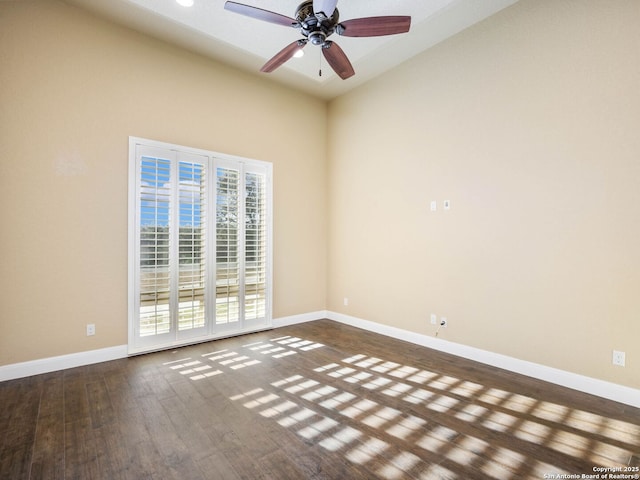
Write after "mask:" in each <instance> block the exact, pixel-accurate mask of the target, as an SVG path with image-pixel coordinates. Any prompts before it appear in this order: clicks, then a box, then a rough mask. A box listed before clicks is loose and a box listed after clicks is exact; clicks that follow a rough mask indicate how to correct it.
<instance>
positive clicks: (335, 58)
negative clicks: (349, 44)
mask: <svg viewBox="0 0 640 480" xmlns="http://www.w3.org/2000/svg"><path fill="white" fill-rule="evenodd" d="M322 53H323V54H324V58H326V59H327V63H328V64H329V65H331V68H333V70H334V71H335V72H336V73H337V74H338V76H339V77H340V78H341V79H343V80H346V79H347V78H349V77H351V76H353V75H354V74H355V73H356V72H354V71H353V67H352V66H351V62H350V61H349V59H348V58H347V55H346V54H345V53H344V51H342V49H341V48H340V46H339V45H338V44H337V43H333V42H332V41H330V40H327V41H326V42H324V44H323V45H322Z"/></svg>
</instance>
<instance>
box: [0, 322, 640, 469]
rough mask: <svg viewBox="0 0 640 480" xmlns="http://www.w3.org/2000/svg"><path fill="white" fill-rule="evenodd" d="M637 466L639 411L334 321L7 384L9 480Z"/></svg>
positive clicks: (1, 414) (3, 399)
mask: <svg viewBox="0 0 640 480" xmlns="http://www.w3.org/2000/svg"><path fill="white" fill-rule="evenodd" d="M639 459H640V410H639V409H636V408H632V407H630V406H626V405H623V404H618V403H615V402H609V401H605V400H603V399H601V398H597V397H593V396H589V395H586V394H582V393H578V392H575V391H572V390H568V389H564V388H561V387H558V386H553V385H550V384H547V383H544V382H541V381H537V380H533V379H530V378H526V377H522V376H519V375H516V374H513V373H509V372H505V371H502V370H498V369H495V368H492V367H488V366H485V365H481V364H477V363H474V362H470V361H467V360H463V359H460V358H456V357H453V356H450V355H446V354H443V353H439V352H435V351H432V350H429V349H426V348H424V347H419V346H416V345H412V344H408V343H405V342H401V341H398V340H394V339H390V338H387V337H383V336H380V335H376V334H373V333H370V332H365V331H362V330H358V329H355V328H352V327H348V326H345V325H342V324H338V323H335V322H331V321H329V320H320V321H316V322H310V323H306V324H301V325H295V326H290V327H286V328H282V329H277V330H271V331H268V332H261V333H256V334H251V335H245V336H242V337H236V338H230V339H225V340H218V341H215V342H210V343H204V344H200V345H195V346H190V347H185V348H180V349H177V350H174V351H166V352H159V353H154V354H149V355H144V356H139V357H133V358H129V359H122V360H117V361H112V362H105V363H101V364H96V365H91V366H87V367H81V368H74V369H69V370H65V371H60V372H54V373H50V374H46V375H39V376H34V377H29V378H24V379H18V380H12V381H7V382H2V383H0V479H11V480H16V479H83V480H84V479H108V480H114V479H135V480H139V479H154V480H156V479H157V480H165V479H180V480H185V479H194V480H198V479H216V480H217V479H222V480H227V479H229V480H237V479H250V480H255V479H277V480H287V479H292V480H294V479H295V480H300V479H318V480H319V479H356V480H357V479H367V480H368V479H373V478H382V479H405V478H406V479H425V480H427V479H428V480H430V479H436V480H437V479H447V480H455V479H459V480H469V479H497V480H505V479H544V478H597V477H588V475H595V474H597V473H599V472H597V471H594V468H597V467H604V468H611V469H613V468H620V469H627V471H624V470H622V471H618V472H617V474H621V473H622V474H626V475H629V476H628V477H618V478H639V475H640V472H638V467H640V461H639ZM562 475H565V476H564V477H563V476H562ZM566 475H577V476H578V477H570V476H569V477H567V476H566ZM582 475H585V477H583V476H582ZM633 475H635V477H634V476H633ZM599 478H603V476H602V475H601V476H600V477H599ZM608 478H615V477H612V476H610V477H608Z"/></svg>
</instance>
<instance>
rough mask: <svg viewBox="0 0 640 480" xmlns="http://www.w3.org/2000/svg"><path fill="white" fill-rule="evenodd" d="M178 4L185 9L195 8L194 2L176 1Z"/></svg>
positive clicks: (191, 0)
mask: <svg viewBox="0 0 640 480" xmlns="http://www.w3.org/2000/svg"><path fill="white" fill-rule="evenodd" d="M176 2H178V5H182V6H183V7H193V0H176Z"/></svg>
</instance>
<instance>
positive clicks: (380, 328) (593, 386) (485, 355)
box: [325, 312, 640, 408]
mask: <svg viewBox="0 0 640 480" xmlns="http://www.w3.org/2000/svg"><path fill="white" fill-rule="evenodd" d="M325 318H328V319H330V320H334V321H336V322H340V323H344V324H346V325H351V326H353V327H358V328H362V329H363V330H368V331H370V332H375V333H379V334H381V335H386V336H388V337H392V338H397V339H398V340H404V341H406V342H410V343H414V344H416V345H422V346H424V347H429V348H433V349H434V350H438V351H441V352H445V353H450V354H452V355H456V356H458V357H463V358H466V359H469V360H474V361H476V362H480V363H484V364H487V365H491V366H493V367H498V368H502V369H504V370H509V371H511V372H515V373H519V374H521V375H526V376H528V377H533V378H537V379H538V380H544V381H546V382H549V383H554V384H557V385H561V386H563V387H567V388H571V389H573V390H578V391H580V392H584V393H589V394H591V395H596V396H598V397H602V398H606V399H609V400H613V401H616V402H620V403H624V404H626V405H631V406H633V407H638V408H640V390H637V389H634V388H631V387H626V386H624V385H618V384H616V383H611V382H606V381H604V380H598V379H596V378H591V377H586V376H584V375H578V374H576V373H571V372H567V371H564V370H559V369H557V368H552V367H547V366H545V365H540V364H537V363H533V362H527V361H525V360H519V359H517V358H513V357H509V356H507V355H501V354H499V353H493V352H489V351H487V350H481V349H479V348H474V347H469V346H466V345H461V344H459V343H453V342H449V341H446V340H442V339H439V338H435V337H431V336H429V335H422V334H419V333H413V332H409V331H407V330H403V329H400V328H396V327H390V326H387V325H382V324H380V323H376V322H371V321H369V320H363V319H360V318H356V317H351V316H349V315H344V314H342V313H335V312H327V316H326V317H325Z"/></svg>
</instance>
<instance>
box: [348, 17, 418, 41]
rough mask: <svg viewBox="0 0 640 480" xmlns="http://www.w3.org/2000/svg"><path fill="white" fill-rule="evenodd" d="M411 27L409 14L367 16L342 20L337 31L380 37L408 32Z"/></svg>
mask: <svg viewBox="0 0 640 480" xmlns="http://www.w3.org/2000/svg"><path fill="white" fill-rule="evenodd" d="M410 27H411V17H407V16H388V17H366V18H354V19H352V20H347V21H345V22H342V23H340V24H339V25H337V27H336V32H337V33H338V35H342V36H344V37H380V36H382V35H395V34H396V33H406V32H408V31H409V28H410Z"/></svg>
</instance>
